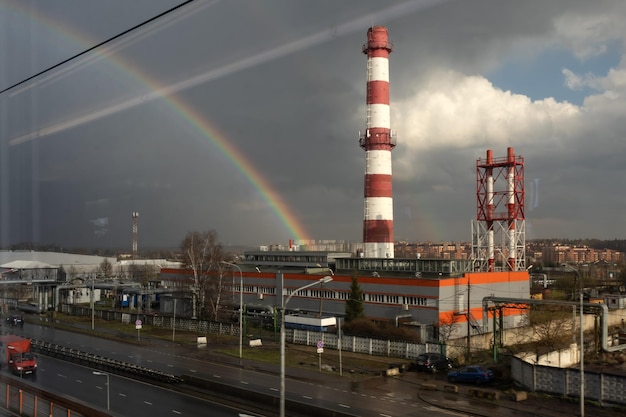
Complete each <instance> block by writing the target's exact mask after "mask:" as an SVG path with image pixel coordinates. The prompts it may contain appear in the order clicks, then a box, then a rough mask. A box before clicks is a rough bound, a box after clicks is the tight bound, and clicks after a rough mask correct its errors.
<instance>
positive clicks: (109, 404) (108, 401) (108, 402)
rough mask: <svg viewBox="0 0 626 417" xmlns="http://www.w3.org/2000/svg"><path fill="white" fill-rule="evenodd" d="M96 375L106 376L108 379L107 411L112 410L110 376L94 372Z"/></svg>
mask: <svg viewBox="0 0 626 417" xmlns="http://www.w3.org/2000/svg"><path fill="white" fill-rule="evenodd" d="M92 373H93V374H94V375H104V376H106V377H107V411H110V410H111V401H110V399H111V397H110V396H109V394H110V391H109V374H107V373H106V372H99V371H93V372H92Z"/></svg>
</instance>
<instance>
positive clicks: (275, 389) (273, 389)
mask: <svg viewBox="0 0 626 417" xmlns="http://www.w3.org/2000/svg"><path fill="white" fill-rule="evenodd" d="M270 390H272V391H278V388H273V387H272V388H270Z"/></svg>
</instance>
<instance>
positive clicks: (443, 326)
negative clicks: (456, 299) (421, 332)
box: [435, 313, 460, 343]
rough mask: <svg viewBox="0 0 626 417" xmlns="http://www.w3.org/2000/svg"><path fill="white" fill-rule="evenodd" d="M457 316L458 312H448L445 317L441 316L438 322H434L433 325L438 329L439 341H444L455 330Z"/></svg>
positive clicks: (449, 337)
mask: <svg viewBox="0 0 626 417" xmlns="http://www.w3.org/2000/svg"><path fill="white" fill-rule="evenodd" d="M459 318H460V316H459V315H458V314H454V313H450V314H448V315H447V316H446V317H443V318H441V319H440V320H439V322H438V323H435V327H437V328H438V330H439V340H440V341H441V342H444V343H445V342H447V341H448V340H450V339H451V337H452V335H453V334H454V332H455V331H456V328H457V323H458V322H459Z"/></svg>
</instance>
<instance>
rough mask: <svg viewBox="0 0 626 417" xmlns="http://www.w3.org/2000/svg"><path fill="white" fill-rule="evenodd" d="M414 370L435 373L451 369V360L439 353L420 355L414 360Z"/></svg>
mask: <svg viewBox="0 0 626 417" xmlns="http://www.w3.org/2000/svg"><path fill="white" fill-rule="evenodd" d="M415 369H417V370H418V371H426V372H432V373H435V372H437V371H449V370H450V369H452V360H451V359H450V358H448V357H447V356H444V355H442V354H439V353H422V354H421V355H419V356H418V357H417V359H416V360H415Z"/></svg>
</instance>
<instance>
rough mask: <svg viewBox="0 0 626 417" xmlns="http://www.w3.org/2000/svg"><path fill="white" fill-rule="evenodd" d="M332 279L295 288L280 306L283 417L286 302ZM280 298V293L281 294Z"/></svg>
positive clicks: (282, 409)
mask: <svg viewBox="0 0 626 417" xmlns="http://www.w3.org/2000/svg"><path fill="white" fill-rule="evenodd" d="M332 280H333V277H331V276H325V277H324V278H320V279H319V280H317V281H313V282H310V283H308V284H306V285H304V286H302V287H300V288H296V289H295V290H294V291H293V292H292V293H291V294H289V297H287V300H286V301H285V302H284V303H283V305H282V306H281V312H280V417H285V310H286V309H287V304H288V303H289V300H291V297H293V296H294V295H296V294H297V293H299V292H300V291H302V290H305V289H307V288H309V287H312V286H314V285H317V284H326V283H328V282H330V281H332ZM281 298H282V294H281Z"/></svg>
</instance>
